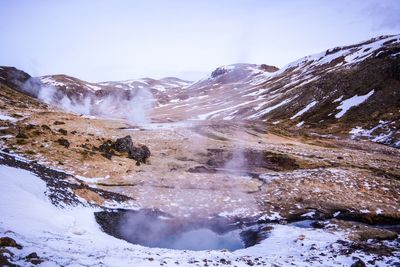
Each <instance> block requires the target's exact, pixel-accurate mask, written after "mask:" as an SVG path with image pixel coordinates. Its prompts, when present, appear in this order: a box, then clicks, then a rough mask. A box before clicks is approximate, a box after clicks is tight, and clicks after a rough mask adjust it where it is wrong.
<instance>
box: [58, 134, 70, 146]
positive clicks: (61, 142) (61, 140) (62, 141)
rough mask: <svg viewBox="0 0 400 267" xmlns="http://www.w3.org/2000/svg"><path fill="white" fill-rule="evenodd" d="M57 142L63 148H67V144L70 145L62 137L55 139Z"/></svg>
mask: <svg viewBox="0 0 400 267" xmlns="http://www.w3.org/2000/svg"><path fill="white" fill-rule="evenodd" d="M57 143H58V144H59V145H61V146H63V147H65V148H69V146H70V143H69V141H68V140H67V139H64V138H62V137H61V138H59V139H58V140H57Z"/></svg>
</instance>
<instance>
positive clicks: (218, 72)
mask: <svg viewBox="0 0 400 267" xmlns="http://www.w3.org/2000/svg"><path fill="white" fill-rule="evenodd" d="M227 72H228V70H226V69H224V68H217V69H215V70H214V71H213V72H211V78H216V77H218V76H221V75H223V74H225V73H227Z"/></svg>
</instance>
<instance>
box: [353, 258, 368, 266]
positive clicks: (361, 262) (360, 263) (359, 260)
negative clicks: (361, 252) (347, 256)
mask: <svg viewBox="0 0 400 267" xmlns="http://www.w3.org/2000/svg"><path fill="white" fill-rule="evenodd" d="M351 267H366V265H365V263H364V262H363V261H362V260H361V259H357V260H356V261H355V262H354V263H353V264H352V265H351Z"/></svg>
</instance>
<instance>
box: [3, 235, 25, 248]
mask: <svg viewBox="0 0 400 267" xmlns="http://www.w3.org/2000/svg"><path fill="white" fill-rule="evenodd" d="M0 247H13V248H17V249H22V246H21V245H20V244H18V243H17V242H16V241H15V240H14V239H12V238H11V237H7V236H5V237H1V238H0Z"/></svg>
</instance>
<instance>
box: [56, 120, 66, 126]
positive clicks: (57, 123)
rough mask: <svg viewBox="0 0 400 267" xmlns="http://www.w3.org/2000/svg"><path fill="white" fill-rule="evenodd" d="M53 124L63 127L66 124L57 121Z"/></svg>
mask: <svg viewBox="0 0 400 267" xmlns="http://www.w3.org/2000/svg"><path fill="white" fill-rule="evenodd" d="M53 124H54V125H62V124H65V122H63V121H55V122H54V123H53Z"/></svg>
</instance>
